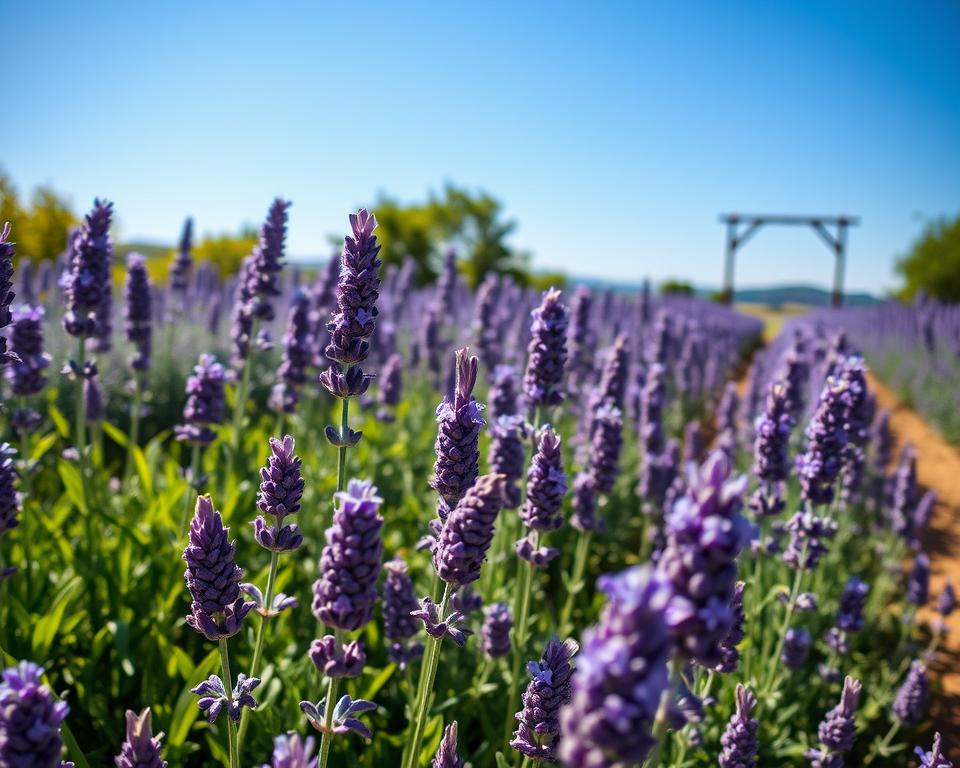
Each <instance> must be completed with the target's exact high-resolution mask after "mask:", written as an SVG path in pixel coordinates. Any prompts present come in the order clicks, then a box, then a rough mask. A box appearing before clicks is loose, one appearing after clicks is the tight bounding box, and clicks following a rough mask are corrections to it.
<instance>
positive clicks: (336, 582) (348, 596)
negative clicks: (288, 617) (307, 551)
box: [313, 480, 383, 632]
mask: <svg viewBox="0 0 960 768" xmlns="http://www.w3.org/2000/svg"><path fill="white" fill-rule="evenodd" d="M336 500H337V501H338V502H339V506H338V507H337V509H336V510H335V511H334V513H333V524H332V525H331V526H330V527H329V528H328V529H327V532H326V540H327V544H326V546H325V547H324V548H323V552H322V554H321V556H320V578H319V579H317V581H316V582H314V585H313V614H314V616H316V617H317V620H318V621H321V622H323V623H324V624H326V625H327V626H328V627H333V628H334V629H342V630H345V631H347V632H352V631H353V630H356V629H360V627H362V626H363V625H364V624H366V623H367V622H368V621H370V618H371V616H372V615H373V606H374V603H375V602H376V600H377V577H378V576H379V575H380V563H381V559H382V556H383V539H382V538H381V536H380V529H381V527H382V526H383V518H382V517H381V516H380V505H381V504H382V503H383V499H382V498H380V497H379V496H378V495H377V488H376V486H375V485H373V484H372V483H370V482H368V481H361V480H351V481H350V482H349V484H348V485H347V490H346V491H341V492H339V493H337V494H336Z"/></svg>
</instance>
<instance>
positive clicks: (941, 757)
mask: <svg viewBox="0 0 960 768" xmlns="http://www.w3.org/2000/svg"><path fill="white" fill-rule="evenodd" d="M913 751H914V753H915V754H916V755H917V757H919V758H920V765H919V766H918V768H953V763H951V762H950V760H949V759H948V758H947V755H946V753H945V752H943V751H942V749H941V743H940V734H939V733H937V734H935V735H934V737H933V749H932V750H931V751H930V752H927V751H926V750H925V749H923V748H922V747H916V748H915V749H914V750H913Z"/></svg>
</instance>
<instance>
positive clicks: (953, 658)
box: [868, 376, 960, 746]
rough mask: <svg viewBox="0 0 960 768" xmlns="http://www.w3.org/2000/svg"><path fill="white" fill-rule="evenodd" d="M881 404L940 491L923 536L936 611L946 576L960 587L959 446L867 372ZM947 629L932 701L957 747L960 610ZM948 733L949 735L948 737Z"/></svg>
mask: <svg viewBox="0 0 960 768" xmlns="http://www.w3.org/2000/svg"><path fill="white" fill-rule="evenodd" d="M868 378H869V384H870V388H871V389H872V390H873V392H875V393H876V396H877V404H878V406H879V407H881V408H887V409H889V410H890V429H891V431H892V432H893V436H894V440H895V444H896V449H897V451H898V452H899V450H900V448H901V446H902V445H903V444H904V443H905V442H910V443H911V444H912V445H913V447H914V449H915V450H916V452H917V478H918V480H919V482H920V484H921V485H922V486H923V487H924V488H930V489H933V490H935V491H936V492H937V505H936V508H935V509H934V513H933V518H932V519H931V521H930V527H929V528H928V529H927V532H926V534H925V536H924V537H923V539H924V541H923V544H924V548H925V550H926V552H927V554H928V555H929V556H930V560H931V571H932V575H931V579H930V595H931V603H930V605H929V606H928V607H927V608H926V609H925V610H924V611H922V612H921V616H922V617H923V618H924V619H926V620H932V619H933V618H934V616H935V613H934V610H933V606H934V605H935V601H936V598H937V596H938V595H939V594H940V590H941V588H942V587H943V585H944V583H945V582H946V580H947V579H948V578H949V579H951V580H952V581H953V585H954V587H956V588H960V450H958V449H957V448H955V447H954V446H952V445H950V444H949V443H948V442H946V440H944V439H943V438H942V437H941V436H940V435H939V434H938V433H937V431H936V430H934V429H933V428H932V427H931V426H930V425H929V424H928V423H927V422H926V421H925V420H924V419H923V418H922V417H921V416H919V415H918V414H917V413H916V412H915V411H913V410H912V409H911V408H908V407H907V406H906V405H904V404H903V403H902V402H901V401H900V399H899V398H898V397H897V396H896V395H895V394H894V393H893V392H892V391H891V390H890V389H888V388H887V387H885V386H884V385H883V384H882V383H881V382H879V381H877V380H876V379H875V378H873V377H872V376H869V377H868ZM947 624H948V625H949V632H948V633H947V637H946V639H945V641H944V643H943V647H942V650H941V652H940V654H939V658H938V660H937V663H936V666H937V670H938V672H939V673H940V674H941V675H942V681H943V695H942V696H941V697H939V698H938V699H937V700H936V701H935V702H934V710H933V714H934V719H935V721H936V723H937V727H938V728H940V729H941V730H942V731H943V732H944V738H948V739H949V741H951V742H952V743H953V745H954V746H956V745H957V743H958V742H960V611H954V613H953V615H952V616H950V618H949V619H948V620H947ZM948 734H949V736H948Z"/></svg>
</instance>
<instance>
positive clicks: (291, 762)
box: [260, 731, 317, 768]
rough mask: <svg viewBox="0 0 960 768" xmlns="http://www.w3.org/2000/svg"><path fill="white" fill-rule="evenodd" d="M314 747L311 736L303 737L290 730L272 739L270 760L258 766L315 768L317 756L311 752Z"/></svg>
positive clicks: (265, 767)
mask: <svg viewBox="0 0 960 768" xmlns="http://www.w3.org/2000/svg"><path fill="white" fill-rule="evenodd" d="M315 749H316V741H315V740H314V738H313V736H307V738H305V739H303V738H300V734H298V733H296V732H294V731H290V732H289V733H287V734H286V735H284V736H277V737H276V738H275V739H274V740H273V755H271V757H270V762H269V763H264V764H263V765H262V766H261V767H260V768H317V757H316V756H315V755H314V754H313V752H314V750H315Z"/></svg>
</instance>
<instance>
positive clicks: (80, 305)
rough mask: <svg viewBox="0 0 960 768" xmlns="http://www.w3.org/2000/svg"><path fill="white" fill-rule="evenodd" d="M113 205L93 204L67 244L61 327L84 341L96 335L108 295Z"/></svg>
mask: <svg viewBox="0 0 960 768" xmlns="http://www.w3.org/2000/svg"><path fill="white" fill-rule="evenodd" d="M112 217H113V204H112V203H107V202H103V201H100V200H94V201H93V210H92V211H90V213H88V214H87V215H86V217H85V218H84V220H83V223H82V224H81V226H80V229H79V230H78V231H77V233H76V234H75V235H74V237H73V240H72V241H71V243H70V271H69V274H68V276H67V288H66V294H67V311H66V313H65V314H64V316H63V327H64V329H65V330H66V332H67V333H69V334H70V335H71V336H78V337H81V338H86V337H89V336H93V335H95V334H97V333H99V331H100V329H99V328H98V327H97V322H98V320H100V319H102V318H101V317H98V312H99V311H100V309H101V306H102V304H103V303H104V296H105V295H107V294H108V293H109V291H110V286H109V282H108V280H109V264H110V259H111V256H112V252H113V246H112V245H111V243H110V221H111V218H112Z"/></svg>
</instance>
